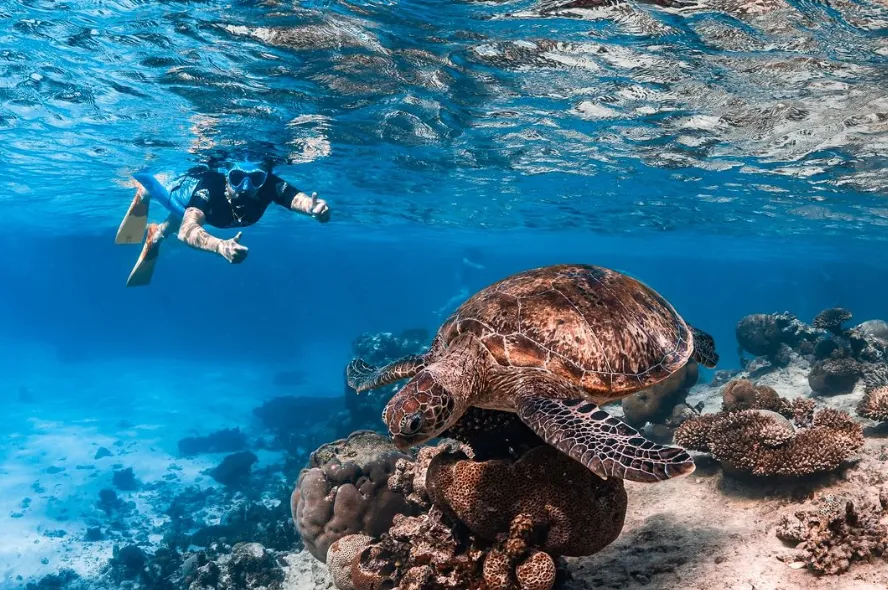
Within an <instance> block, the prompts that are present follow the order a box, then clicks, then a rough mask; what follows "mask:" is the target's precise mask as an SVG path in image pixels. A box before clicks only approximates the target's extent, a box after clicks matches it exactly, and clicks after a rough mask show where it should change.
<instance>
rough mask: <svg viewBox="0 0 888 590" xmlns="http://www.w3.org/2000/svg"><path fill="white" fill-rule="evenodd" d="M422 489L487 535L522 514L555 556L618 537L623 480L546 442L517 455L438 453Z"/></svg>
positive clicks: (592, 549) (591, 549)
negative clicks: (604, 475)
mask: <svg viewBox="0 0 888 590" xmlns="http://www.w3.org/2000/svg"><path fill="white" fill-rule="evenodd" d="M426 489H427V493H428V496H429V499H430V500H431V501H432V502H433V504H435V505H436V506H439V507H441V508H442V509H444V510H445V511H447V512H449V513H451V514H453V515H454V516H455V517H456V518H457V519H458V520H459V521H460V522H462V523H464V524H465V525H466V526H468V528H469V529H470V530H471V531H472V532H473V533H475V534H476V535H478V536H479V537H481V538H483V539H485V540H488V541H496V540H497V538H498V535H500V534H501V533H503V532H504V531H508V530H509V528H510V526H511V525H512V523H513V522H514V521H515V519H517V518H519V517H521V518H524V519H525V520H527V522H528V523H529V526H530V527H531V528H532V529H533V531H534V535H533V536H534V545H535V546H536V547H537V548H539V549H541V550H543V551H545V552H546V553H549V554H551V555H555V556H560V555H567V556H576V555H591V554H593V553H596V552H597V551H599V550H601V549H602V548H603V547H605V546H606V545H608V544H610V543H611V542H612V541H613V540H614V539H616V538H617V536H618V535H619V533H620V530H621V529H622V527H623V519H624V517H625V514H626V492H625V490H624V489H623V481H622V480H621V479H615V478H614V479H608V480H606V481H605V480H602V479H600V478H598V477H597V476H595V475H594V474H593V473H592V472H591V471H589V470H588V469H585V468H584V467H583V466H582V465H580V464H579V463H578V462H576V461H574V460H573V459H571V458H570V457H568V456H567V455H565V454H564V453H562V452H560V451H558V450H556V449H554V448H553V447H550V446H548V445H545V446H539V447H536V448H534V449H531V450H530V451H528V452H527V453H526V454H525V455H524V456H522V457H521V458H520V459H518V460H517V461H511V460H504V459H494V460H490V461H483V462H480V461H472V460H467V458H465V457H460V455H459V454H454V453H441V454H438V455H437V456H436V457H435V458H434V459H432V461H431V462H430V463H429V467H428V472H427V474H426Z"/></svg>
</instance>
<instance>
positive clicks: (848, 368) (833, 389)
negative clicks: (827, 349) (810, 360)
mask: <svg viewBox="0 0 888 590" xmlns="http://www.w3.org/2000/svg"><path fill="white" fill-rule="evenodd" d="M860 378H861V367H860V363H858V362H857V361H855V360H854V359H851V358H836V359H828V360H825V361H817V362H816V363H814V365H813V366H812V367H811V372H810V373H809V374H808V385H810V386H811V390H812V391H814V392H815V393H817V394H820V395H838V394H842V393H850V392H851V391H853V390H854V386H855V385H856V384H857V382H858V381H859V380H860Z"/></svg>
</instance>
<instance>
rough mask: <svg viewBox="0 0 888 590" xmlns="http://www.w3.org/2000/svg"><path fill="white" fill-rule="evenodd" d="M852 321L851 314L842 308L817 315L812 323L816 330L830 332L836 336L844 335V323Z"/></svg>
mask: <svg viewBox="0 0 888 590" xmlns="http://www.w3.org/2000/svg"><path fill="white" fill-rule="evenodd" d="M850 319H851V312H850V311H848V310H847V309H844V308H842V307H833V308H831V309H824V310H823V311H821V312H820V313H818V314H817V317H815V318H814V321H813V322H812V323H811V325H812V326H814V327H815V328H820V329H822V330H829V331H830V332H832V333H834V334H841V333H842V323H843V322H847V321H848V320H850Z"/></svg>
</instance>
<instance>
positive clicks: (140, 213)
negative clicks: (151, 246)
mask: <svg viewBox="0 0 888 590" xmlns="http://www.w3.org/2000/svg"><path fill="white" fill-rule="evenodd" d="M150 202H151V199H150V198H149V197H148V195H147V194H146V193H145V189H144V188H142V187H139V190H138V191H136V196H135V198H133V202H132V203H130V206H129V209H128V210H127V212H126V216H124V218H123V221H121V222H120V227H119V228H117V236H116V237H115V238H114V243H115V244H139V243H141V242H142V236H144V235H145V227H146V226H147V225H148V204H149V203H150Z"/></svg>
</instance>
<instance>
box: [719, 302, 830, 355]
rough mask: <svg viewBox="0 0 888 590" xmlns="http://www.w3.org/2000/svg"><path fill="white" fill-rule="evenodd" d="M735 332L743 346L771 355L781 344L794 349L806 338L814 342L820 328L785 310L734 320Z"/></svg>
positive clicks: (760, 353)
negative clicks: (809, 324)
mask: <svg viewBox="0 0 888 590" xmlns="http://www.w3.org/2000/svg"><path fill="white" fill-rule="evenodd" d="M735 332H736V335H737V342H738V343H739V344H740V347H741V348H742V349H743V350H746V351H747V352H750V353H752V354H754V355H756V356H768V357H773V356H775V355H777V354H778V353H779V352H780V351H781V348H782V345H786V346H788V347H789V348H791V349H797V348H799V347H800V346H802V345H803V344H804V343H805V342H813V341H814V340H815V339H816V338H817V335H818V332H819V330H816V329H814V328H812V327H811V326H808V325H806V324H805V323H804V322H802V321H801V320H799V319H798V318H797V317H796V316H794V315H793V314H791V313H788V312H784V313H772V314H764V313H756V314H751V315H748V316H746V317H744V318H742V319H741V320H740V321H739V322H737V326H736V328H735Z"/></svg>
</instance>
